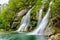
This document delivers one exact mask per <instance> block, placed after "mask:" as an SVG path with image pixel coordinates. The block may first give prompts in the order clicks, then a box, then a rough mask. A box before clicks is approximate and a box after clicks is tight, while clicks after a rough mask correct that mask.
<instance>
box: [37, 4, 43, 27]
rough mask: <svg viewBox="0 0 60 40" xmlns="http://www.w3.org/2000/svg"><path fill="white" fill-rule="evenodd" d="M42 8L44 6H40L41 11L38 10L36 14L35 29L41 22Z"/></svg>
mask: <svg viewBox="0 0 60 40" xmlns="http://www.w3.org/2000/svg"><path fill="white" fill-rule="evenodd" d="M43 8H44V5H42V7H41V9H40V10H39V12H38V13H37V17H38V22H37V27H38V25H39V24H40V23H41V21H42V12H43Z"/></svg>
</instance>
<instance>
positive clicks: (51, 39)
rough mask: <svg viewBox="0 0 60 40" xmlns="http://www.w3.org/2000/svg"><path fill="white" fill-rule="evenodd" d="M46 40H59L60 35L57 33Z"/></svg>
mask: <svg viewBox="0 0 60 40" xmlns="http://www.w3.org/2000/svg"><path fill="white" fill-rule="evenodd" d="M48 40H60V33H59V34H56V35H53V36H51V37H50V38H49V39H48Z"/></svg>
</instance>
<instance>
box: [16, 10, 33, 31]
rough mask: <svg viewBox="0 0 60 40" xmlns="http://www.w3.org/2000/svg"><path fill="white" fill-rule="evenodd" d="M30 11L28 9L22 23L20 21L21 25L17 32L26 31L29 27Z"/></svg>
mask: <svg viewBox="0 0 60 40" xmlns="http://www.w3.org/2000/svg"><path fill="white" fill-rule="evenodd" d="M31 10H32V9H30V10H29V11H28V12H27V14H26V15H25V16H23V18H22V21H21V25H20V27H19V29H18V30H17V31H18V32H19V31H26V29H27V27H28V26H29V23H30V11H31Z"/></svg>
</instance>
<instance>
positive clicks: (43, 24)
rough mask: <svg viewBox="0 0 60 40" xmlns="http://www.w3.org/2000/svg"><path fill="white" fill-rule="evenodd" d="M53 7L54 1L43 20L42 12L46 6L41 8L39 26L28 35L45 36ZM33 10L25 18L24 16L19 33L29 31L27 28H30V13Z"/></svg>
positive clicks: (38, 13)
mask: <svg viewBox="0 0 60 40" xmlns="http://www.w3.org/2000/svg"><path fill="white" fill-rule="evenodd" d="M51 6H52V1H51V2H50V3H49V7H48V10H47V12H46V14H45V16H44V17H43V18H42V14H43V13H42V12H43V9H44V4H43V5H42V6H41V8H40V10H39V12H37V15H38V22H37V26H36V29H35V30H34V31H32V32H30V33H27V34H28V35H44V30H45V28H46V27H47V24H48V20H49V17H50V10H51ZM31 10H32V9H30V10H29V11H28V12H27V14H26V15H25V16H23V18H22V21H21V25H20V27H19V29H18V30H17V31H18V32H19V31H21V32H22V31H25V30H27V27H28V26H29V23H30V12H31Z"/></svg>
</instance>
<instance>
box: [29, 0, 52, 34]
mask: <svg viewBox="0 0 60 40" xmlns="http://www.w3.org/2000/svg"><path fill="white" fill-rule="evenodd" d="M51 5H52V1H51V2H50V4H49V8H48V11H47V13H46V15H45V16H44V18H43V19H42V21H41V23H40V25H39V26H38V28H37V29H35V30H34V31H33V32H31V33H28V35H44V34H43V33H44V30H45V28H46V27H47V24H48V19H49V15H50V10H51Z"/></svg>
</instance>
